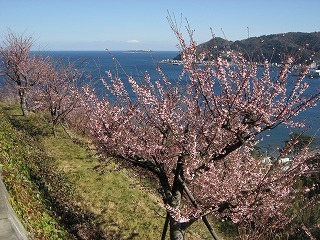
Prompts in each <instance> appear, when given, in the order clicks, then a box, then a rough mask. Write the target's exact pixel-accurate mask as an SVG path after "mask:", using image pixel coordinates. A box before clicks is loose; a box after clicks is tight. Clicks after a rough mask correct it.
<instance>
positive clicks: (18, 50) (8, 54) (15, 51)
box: [0, 32, 45, 116]
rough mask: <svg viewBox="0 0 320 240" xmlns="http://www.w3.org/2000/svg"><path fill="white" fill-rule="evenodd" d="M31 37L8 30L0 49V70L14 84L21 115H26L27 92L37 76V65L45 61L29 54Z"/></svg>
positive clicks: (31, 42) (32, 41)
mask: <svg viewBox="0 0 320 240" xmlns="http://www.w3.org/2000/svg"><path fill="white" fill-rule="evenodd" d="M33 43H34V40H33V38H32V37H25V36H23V35H16V34H14V33H12V32H9V33H8V34H7V36H6V37H5V39H4V41H3V45H4V46H3V48H1V49H0V60H1V63H0V71H1V74H2V75H4V77H5V79H6V80H7V81H11V82H13V83H15V84H16V86H17V89H18V94H19V98H20V105H21V110H22V113H23V115H25V116H27V115H28V107H27V93H28V91H29V89H30V88H31V87H32V86H33V85H34V83H35V82H36V81H37V78H38V77H39V67H40V66H41V65H42V64H43V63H44V62H45V60H44V59H42V58H41V57H36V56H34V55H31V53H30V51H31V47H32V45H33Z"/></svg>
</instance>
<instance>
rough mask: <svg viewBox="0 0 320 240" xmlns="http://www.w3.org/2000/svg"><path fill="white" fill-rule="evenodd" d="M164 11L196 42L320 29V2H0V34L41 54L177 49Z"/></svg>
mask: <svg viewBox="0 0 320 240" xmlns="http://www.w3.org/2000/svg"><path fill="white" fill-rule="evenodd" d="M167 10H168V11H169V12H170V13H174V14H175V16H176V18H177V19H178V20H179V19H180V15H181V14H182V16H183V19H184V18H187V19H188V21H189V23H190V25H191V28H192V29H194V30H195V33H194V38H195V40H196V41H197V42H198V43H202V42H205V41H208V40H209V39H210V38H211V32H210V28H212V29H213V32H214V34H215V35H216V36H220V37H223V33H222V30H221V29H223V32H224V33H225V36H226V38H227V39H228V40H240V39H244V38H247V36H248V31H247V29H249V35H250V36H260V35H265V34H272V33H285V32H298V31H299V32H314V31H320V12H319V11H320V1H319V0H299V1H298V0H229V1H228V0H193V1H191V0H171V1H170V0H157V1H152V0H104V1H103V0H86V1H85V0H20V1H19V0H0V34H1V36H4V35H5V34H6V32H7V31H8V29H11V31H13V32H15V33H18V34H25V35H32V36H33V37H34V38H35V39H36V44H35V48H39V49H41V50H103V49H105V48H108V49H110V50H129V49H130V50H131V49H151V50H177V47H176V44H177V43H178V42H177V39H176V38H175V36H174V34H173V33H172V31H171V29H170V27H169V24H168V22H167V19H166V17H167ZM182 25H183V26H185V25H186V22H185V21H183V22H182Z"/></svg>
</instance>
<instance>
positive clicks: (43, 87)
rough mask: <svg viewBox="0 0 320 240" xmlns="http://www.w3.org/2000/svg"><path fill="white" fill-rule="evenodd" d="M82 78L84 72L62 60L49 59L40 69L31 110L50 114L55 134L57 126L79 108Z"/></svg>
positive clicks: (31, 94)
mask: <svg viewBox="0 0 320 240" xmlns="http://www.w3.org/2000/svg"><path fill="white" fill-rule="evenodd" d="M81 77H82V70H78V69H77V68H76V67H75V65H74V64H73V63H71V62H67V63H63V62H62V60H61V61H55V60H53V59H51V58H49V59H48V61H47V62H46V64H42V65H41V68H39V78H38V81H37V83H36V84H35V85H34V86H33V88H32V90H31V91H30V94H29V98H30V108H31V109H32V110H33V111H36V112H47V113H50V116H51V123H52V132H53V134H55V127H56V125H57V124H58V123H59V122H61V121H62V120H64V119H65V118H66V117H67V116H68V115H69V114H70V113H71V112H72V111H74V110H75V109H76V108H77V107H78V106H79V99H80V98H79V94H78V86H77V84H78V83H79V82H80V79H81Z"/></svg>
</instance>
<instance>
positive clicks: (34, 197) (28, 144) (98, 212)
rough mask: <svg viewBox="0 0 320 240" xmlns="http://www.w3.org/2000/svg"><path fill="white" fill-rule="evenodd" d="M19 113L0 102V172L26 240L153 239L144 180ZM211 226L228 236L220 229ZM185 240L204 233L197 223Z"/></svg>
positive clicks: (155, 203)
mask: <svg viewBox="0 0 320 240" xmlns="http://www.w3.org/2000/svg"><path fill="white" fill-rule="evenodd" d="M20 111H21V110H20V109H19V107H18V106H16V105H7V104H3V103H1V102H0V153H1V154H0V167H1V168H2V175H3V180H4V182H5V184H6V187H7V189H8V191H9V194H10V196H11V205H12V206H13V208H14V210H15V211H16V213H17V215H18V217H19V218H20V219H21V222H22V224H23V225H24V227H25V228H26V230H27V231H28V232H29V233H30V236H31V239H52V240H61V239H64V240H69V239H70V240H75V239H90V240H95V239H97V240H98V239H99V240H101V239H115V240H117V239H132V240H133V239H139V240H143V239H160V236H161V233H162V228H163V223H164V220H165V214H166V213H165V211H164V208H163V206H162V204H161V202H162V199H161V198H160V197H159V195H158V193H157V188H156V186H155V184H154V182H152V181H151V178H150V177H149V176H147V175H145V176H144V175H143V174H142V173H141V172H139V174H137V172H134V171H133V170H132V169H130V168H126V167H125V166H122V165H121V164H120V163H119V162H118V161H116V160H115V159H110V158H107V159H104V158H101V156H97V155H96V154H95V151H94V150H92V149H91V146H90V144H88V140H87V139H86V138H84V137H80V136H77V135H75V133H72V132H71V131H70V130H68V132H69V134H66V132H65V130H63V129H62V128H61V127H58V129H57V133H56V136H53V135H52V134H51V129H50V126H49V125H48V123H47V121H46V120H45V116H41V115H37V114H31V116H28V117H23V116H22V115H21V112H20ZM70 134H71V135H72V136H73V140H72V139H70V136H71V135H70ZM103 159H104V160H105V161H102V160H103ZM212 220H213V219H212ZM212 222H214V221H212ZM215 227H216V228H217V230H218V231H221V229H224V231H226V230H227V231H231V230H230V229H232V228H230V227H229V226H228V225H226V224H224V223H222V222H215ZM232 234H234V232H232V231H231V232H226V233H225V234H224V235H225V236H226V235H231V236H232ZM187 236H188V239H207V238H208V236H209V233H208V231H207V230H206V228H205V226H204V224H203V223H201V221H199V222H197V223H195V224H194V225H193V226H192V227H191V228H190V230H189V231H188V232H187ZM225 239H228V238H225ZM231 239H232V237H231Z"/></svg>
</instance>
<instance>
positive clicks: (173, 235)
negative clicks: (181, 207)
mask: <svg viewBox="0 0 320 240" xmlns="http://www.w3.org/2000/svg"><path fill="white" fill-rule="evenodd" d="M185 233H186V230H185V229H184V228H183V227H182V224H181V223H178V222H176V221H174V220H173V219H171V221H170V240H184V237H185Z"/></svg>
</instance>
